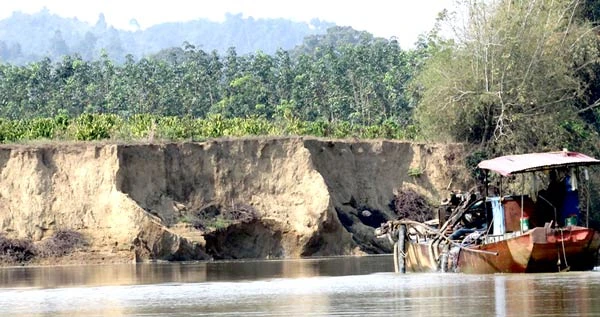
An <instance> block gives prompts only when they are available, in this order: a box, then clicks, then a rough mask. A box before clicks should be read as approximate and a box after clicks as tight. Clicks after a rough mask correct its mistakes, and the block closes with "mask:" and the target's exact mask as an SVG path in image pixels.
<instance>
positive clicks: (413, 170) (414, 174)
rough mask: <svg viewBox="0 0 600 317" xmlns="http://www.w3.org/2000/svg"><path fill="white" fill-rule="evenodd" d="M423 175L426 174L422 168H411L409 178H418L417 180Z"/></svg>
mask: <svg viewBox="0 0 600 317" xmlns="http://www.w3.org/2000/svg"><path fill="white" fill-rule="evenodd" d="M423 173H424V171H423V169H422V168H421V167H420V166H413V167H410V168H409V169H408V172H407V174H408V176H410V177H416V178H418V177H421V175H423Z"/></svg>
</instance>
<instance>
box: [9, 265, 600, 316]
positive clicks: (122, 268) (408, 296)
mask: <svg viewBox="0 0 600 317" xmlns="http://www.w3.org/2000/svg"><path fill="white" fill-rule="evenodd" d="M390 264H391V259H390V258H389V257H362V258H361V257H357V258H354V257H349V258H322V259H308V260H294V261H249V262H209V263H179V264H177V263H173V264H161V263H155V264H141V265H112V266H73V267H52V268H50V267H39V268H5V269H1V270H0V278H1V280H0V283H1V287H2V288H1V289H0V316H95V315H102V316H142V315H143V316H148V315H152V316H161V315H162V316H173V315H194V316H210V315H217V314H218V315H220V316H238V315H249V316H265V315H271V316H298V315H302V316H306V315H313V316H321V315H371V316H383V315H386V316H389V315H405V314H410V315H415V316H459V315H460V316H482V315H485V316H492V315H495V316H527V315H545V316H549V315H550V316H551V315H554V316H565V315H578V316H579V315H588V316H589V315H599V314H600V304H599V303H596V300H595V298H596V297H598V295H600V279H599V278H598V277H600V275H599V274H600V273H598V272H577V273H560V274H500V275H464V274H406V275H398V274H394V273H391V271H392V270H393V267H391V266H390Z"/></svg>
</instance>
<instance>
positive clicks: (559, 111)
mask: <svg viewBox="0 0 600 317" xmlns="http://www.w3.org/2000/svg"><path fill="white" fill-rule="evenodd" d="M462 5H463V6H462V8H461V10H459V12H463V13H464V14H465V16H466V17H468V23H467V24H466V27H465V28H464V29H461V28H460V25H461V24H460V23H457V22H455V23H454V24H452V27H453V29H455V30H458V31H457V32H456V33H455V34H454V36H453V38H452V39H451V40H446V41H439V40H437V42H436V45H437V48H436V49H435V50H436V53H435V54H434V55H433V56H432V58H430V59H429V60H428V62H427V65H426V66H425V68H424V71H423V72H422V73H421V75H420V76H419V77H418V80H417V81H416V83H417V84H416V85H415V86H416V87H417V88H418V89H419V94H420V96H421V99H420V102H419V104H418V108H417V113H416V119H417V121H418V123H419V125H420V127H421V128H422V129H423V131H424V135H425V137H426V138H429V139H440V138H446V139H450V140H455V141H467V142H471V143H477V144H481V145H485V146H491V147H492V148H493V149H494V150H495V151H502V152H524V151H530V150H531V149H532V148H533V149H553V150H556V149H560V148H562V147H568V146H569V145H571V144H570V143H569V141H570V140H572V138H571V137H570V135H571V132H572V131H570V130H569V129H570V128H569V127H572V126H579V125H580V122H581V117H580V116H578V111H579V110H580V109H578V107H577V101H578V100H580V98H581V96H582V95H583V94H584V87H585V86H586V85H585V83H584V82H582V80H581V78H579V77H578V76H577V74H576V70H578V69H579V70H581V69H585V68H588V67H590V66H592V65H594V63H596V59H597V56H598V53H597V50H596V49H595V48H594V46H593V45H589V44H590V43H594V42H595V40H596V39H595V36H596V35H595V32H593V31H592V28H591V26H590V25H588V24H585V23H580V22H578V21H576V20H574V19H573V18H572V17H573V16H574V14H575V13H576V12H577V10H578V9H577V5H578V1H570V0H560V1H552V2H546V1H509V0H506V1H504V0H502V1H492V2H489V1H479V0H472V1H463V2H462ZM450 17H452V16H451V15H447V16H446V17H445V21H450V22H452V20H451V19H450ZM569 122H571V123H573V124H571V123H569Z"/></svg>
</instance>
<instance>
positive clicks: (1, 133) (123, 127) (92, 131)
mask: <svg viewBox="0 0 600 317" xmlns="http://www.w3.org/2000/svg"><path fill="white" fill-rule="evenodd" d="M408 133H409V132H407V131H403V130H402V129H401V128H400V127H399V126H398V125H396V124H390V123H388V124H386V125H382V126H376V125H370V126H362V125H356V124H351V123H349V122H345V121H339V122H336V123H329V122H325V121H315V122H308V121H301V120H299V119H296V118H291V119H290V120H284V121H269V120H267V119H265V118H262V117H256V116H253V117H250V118H245V119H242V118H229V119H227V118H224V117H223V116H221V115H220V114H216V115H209V117H208V118H207V119H194V118H192V117H189V116H185V117H175V116H155V115H148V114H143V115H134V116H132V117H129V118H122V117H119V116H117V115H113V114H89V113H86V114H82V115H80V116H78V117H75V118H72V119H71V118H68V117H65V116H64V115H58V116H55V117H53V118H36V119H32V120H10V119H1V118H0V142H1V143H10V142H21V141H29V140H39V139H49V140H65V141H69V140H74V141H98V140H105V139H113V140H126V141H130V140H150V141H154V140H156V141H158V140H161V141H183V140H188V141H190V140H193V141H199V140H205V139H209V138H219V137H243V136H268V135H299V136H315V137H327V138H347V137H359V138H393V137H394V136H404V135H408Z"/></svg>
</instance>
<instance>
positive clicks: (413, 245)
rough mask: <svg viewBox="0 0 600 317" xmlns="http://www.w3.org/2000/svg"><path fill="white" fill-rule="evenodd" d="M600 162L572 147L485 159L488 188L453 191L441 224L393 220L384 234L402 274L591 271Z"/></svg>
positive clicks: (599, 242) (597, 239) (599, 239)
mask: <svg viewBox="0 0 600 317" xmlns="http://www.w3.org/2000/svg"><path fill="white" fill-rule="evenodd" d="M598 164H600V161H599V160H597V159H595V158H593V157H590V156H587V155H585V154H582V153H578V152H571V151H567V150H563V151H557V152H544V153H527V154H517V155H507V156H501V157H497V158H494V159H490V160H484V161H482V162H480V163H479V164H478V168H479V169H480V170H481V171H482V172H483V175H484V180H483V184H482V185H481V186H479V187H480V188H481V189H480V190H476V189H474V190H471V191H468V192H464V193H461V192H455V193H452V194H451V196H450V198H449V199H446V200H445V201H444V202H442V204H441V205H440V208H439V211H438V215H437V219H433V220H431V221H427V222H417V221H413V220H410V219H397V220H391V221H388V222H386V223H383V224H382V225H381V226H380V227H379V228H377V229H376V235H378V236H379V237H387V238H388V239H390V241H391V242H392V243H393V244H394V247H393V249H394V267H395V270H396V272H407V271H408V272H432V271H433V272H461V273H474V274H489V273H541V272H562V271H582V270H591V269H593V268H594V266H595V265H596V262H597V258H598V249H599V247H600V234H599V233H598V232H597V231H595V230H594V229H592V228H590V227H589V215H590V213H589V208H590V206H589V205H590V203H589V201H590V197H589V192H590V191H589V183H590V182H589V172H588V167H589V166H592V165H598ZM493 181H496V185H494V186H492V185H491V184H492V183H493Z"/></svg>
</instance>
